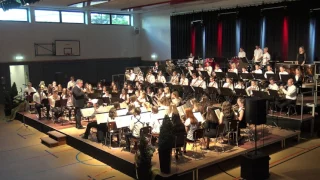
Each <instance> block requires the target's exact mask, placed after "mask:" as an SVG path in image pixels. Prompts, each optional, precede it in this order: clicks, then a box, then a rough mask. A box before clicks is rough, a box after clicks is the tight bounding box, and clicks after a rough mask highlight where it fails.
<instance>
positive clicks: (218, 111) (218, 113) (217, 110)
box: [214, 109, 221, 119]
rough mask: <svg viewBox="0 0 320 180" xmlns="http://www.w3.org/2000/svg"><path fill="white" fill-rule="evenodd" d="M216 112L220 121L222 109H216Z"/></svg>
mask: <svg viewBox="0 0 320 180" xmlns="http://www.w3.org/2000/svg"><path fill="white" fill-rule="evenodd" d="M214 112H215V113H216V115H217V118H218V119H219V118H220V113H221V112H220V109H215V110H214Z"/></svg>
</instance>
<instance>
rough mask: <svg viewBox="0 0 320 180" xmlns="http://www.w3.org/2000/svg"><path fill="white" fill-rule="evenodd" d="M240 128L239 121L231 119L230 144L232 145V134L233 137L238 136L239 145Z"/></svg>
mask: <svg viewBox="0 0 320 180" xmlns="http://www.w3.org/2000/svg"><path fill="white" fill-rule="evenodd" d="M238 129H239V121H235V120H232V121H229V132H228V144H229V145H230V135H232V139H233V140H234V137H236V139H235V140H236V145H237V146H238Z"/></svg>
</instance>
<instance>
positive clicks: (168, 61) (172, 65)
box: [166, 59, 175, 75]
mask: <svg viewBox="0 0 320 180" xmlns="http://www.w3.org/2000/svg"><path fill="white" fill-rule="evenodd" d="M166 66H167V67H166V70H167V73H168V74H169V75H172V71H173V70H174V68H175V65H174V64H173V63H172V62H171V60H170V59H168V60H166Z"/></svg>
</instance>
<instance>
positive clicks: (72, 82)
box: [67, 81, 76, 89]
mask: <svg viewBox="0 0 320 180" xmlns="http://www.w3.org/2000/svg"><path fill="white" fill-rule="evenodd" d="M75 86H76V82H75V81H69V82H68V85H67V88H68V89H69V88H70V87H75Z"/></svg>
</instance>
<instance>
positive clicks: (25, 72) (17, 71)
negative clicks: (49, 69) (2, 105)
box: [9, 65, 29, 92]
mask: <svg viewBox="0 0 320 180" xmlns="http://www.w3.org/2000/svg"><path fill="white" fill-rule="evenodd" d="M9 67H10V81H11V87H12V85H13V83H16V86H17V90H18V92H20V91H21V89H22V92H23V91H24V89H25V88H26V84H28V81H29V69H28V66H26V65H12V66H9Z"/></svg>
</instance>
